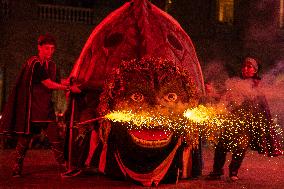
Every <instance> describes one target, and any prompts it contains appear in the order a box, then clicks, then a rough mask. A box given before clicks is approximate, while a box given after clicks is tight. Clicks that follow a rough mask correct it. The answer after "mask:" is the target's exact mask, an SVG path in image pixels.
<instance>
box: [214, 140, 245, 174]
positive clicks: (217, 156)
mask: <svg viewBox="0 0 284 189" xmlns="http://www.w3.org/2000/svg"><path fill="white" fill-rule="evenodd" d="M226 155H227V150H226V149H225V147H224V145H223V144H222V143H221V142H219V143H218V144H217V146H216V149H215V153H214V164H213V172H214V173H216V174H220V175H223V174H224V170H223V167H224V165H225V162H226ZM244 157H245V149H241V148H240V149H235V150H234V151H233V152H232V160H231V162H230V165H229V175H230V176H236V175H237V174H238V170H239V168H240V166H241V164H242V162H243V159H244Z"/></svg>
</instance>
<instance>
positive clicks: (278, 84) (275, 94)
mask: <svg viewBox="0 0 284 189" xmlns="http://www.w3.org/2000/svg"><path fill="white" fill-rule="evenodd" d="M204 76H205V81H207V82H208V81H209V82H212V83H213V87H214V88H215V91H217V93H219V95H220V103H224V104H228V103H229V102H231V101H234V102H236V103H237V104H239V105H240V104H241V103H242V102H243V101H244V100H245V99H251V100H253V99H254V98H255V97H256V96H258V95H263V96H265V98H266V100H267V102H268V105H269V109H270V111H271V114H272V117H273V118H274V120H275V121H276V122H277V123H278V124H279V125H280V126H281V127H282V128H284V111H283V110H284V103H283V102H284V61H279V62H278V63H277V64H276V65H275V66H274V67H273V68H272V69H270V70H269V71H267V72H266V73H264V74H263V77H262V80H261V81H260V83H259V85H258V87H253V86H252V83H251V82H248V81H247V80H243V79H241V78H237V77H234V78H228V74H227V73H226V71H225V69H224V67H223V66H222V62H219V63H218V62H212V63H210V64H209V65H208V66H207V67H206V68H205V69H204ZM224 89H225V90H224Z"/></svg>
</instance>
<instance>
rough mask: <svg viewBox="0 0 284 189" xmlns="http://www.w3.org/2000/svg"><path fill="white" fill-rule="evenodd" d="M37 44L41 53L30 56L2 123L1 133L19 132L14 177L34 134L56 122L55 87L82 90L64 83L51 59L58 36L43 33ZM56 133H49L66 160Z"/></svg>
mask: <svg viewBox="0 0 284 189" xmlns="http://www.w3.org/2000/svg"><path fill="white" fill-rule="evenodd" d="M37 47H38V55H36V56H32V57H30V58H29V59H28V60H27V62H26V63H25V64H24V65H23V67H22V69H21V71H20V73H19V75H18V78H17V80H16V84H15V86H14V88H13V90H12V93H11V95H10V96H9V99H8V102H7V104H6V106H5V109H4V111H3V115H2V119H1V123H0V129H1V133H4V134H17V136H18V143H17V146H16V161H15V165H14V168H13V176H14V177H19V176H21V173H22V168H23V162H24V157H25V155H26V152H27V150H28V148H29V143H30V141H31V139H32V137H33V136H34V135H36V134H39V133H40V132H41V130H42V129H47V128H48V126H49V125H51V124H52V127H55V126H56V124H54V123H55V118H56V116H55V111H54V107H53V102H52V91H53V90H65V91H70V90H71V92H74V93H75V92H79V90H78V88H77V86H71V87H70V86H69V85H68V82H66V83H64V84H61V83H60V80H59V78H58V77H57V76H58V71H57V69H56V64H55V62H54V61H53V60H52V56H53V53H54V51H55V47H56V41H55V38H54V37H53V36H52V35H50V34H44V35H40V36H39V38H38V46H37ZM51 129H54V128H51ZM55 130H56V129H55ZM53 134H54V136H49V139H50V142H51V146H52V150H53V152H54V155H55V158H56V160H57V161H58V162H59V163H63V161H64V160H63V159H62V158H63V153H62V149H61V145H59V143H58V141H57V139H58V137H57V136H56V132H53ZM53 134H52V135H53Z"/></svg>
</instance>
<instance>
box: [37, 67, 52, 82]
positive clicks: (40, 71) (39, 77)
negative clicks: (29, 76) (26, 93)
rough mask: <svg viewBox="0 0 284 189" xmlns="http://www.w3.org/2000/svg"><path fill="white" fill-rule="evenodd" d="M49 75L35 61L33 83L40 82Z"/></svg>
mask: <svg viewBox="0 0 284 189" xmlns="http://www.w3.org/2000/svg"><path fill="white" fill-rule="evenodd" d="M49 78H50V77H49V75H48V73H47V71H46V70H45V68H44V66H42V65H41V64H40V63H39V62H37V63H35V66H34V72H33V83H40V82H41V81H43V80H46V79H49Z"/></svg>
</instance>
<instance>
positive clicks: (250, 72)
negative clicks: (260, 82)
mask: <svg viewBox="0 0 284 189" xmlns="http://www.w3.org/2000/svg"><path fill="white" fill-rule="evenodd" d="M256 72H257V71H256V70H255V68H254V67H253V66H252V63H250V62H245V63H244V65H243V68H242V75H243V77H244V78H252V77H253V76H254V75H255V73H256Z"/></svg>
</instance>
